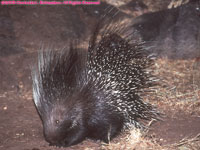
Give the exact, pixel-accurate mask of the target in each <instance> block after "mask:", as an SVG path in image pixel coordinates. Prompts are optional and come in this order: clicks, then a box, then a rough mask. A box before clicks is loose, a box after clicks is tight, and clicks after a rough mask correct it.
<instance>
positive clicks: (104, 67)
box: [32, 23, 158, 146]
mask: <svg viewBox="0 0 200 150" xmlns="http://www.w3.org/2000/svg"><path fill="white" fill-rule="evenodd" d="M100 31H102V29H101V23H99V24H98V25H97V27H96V29H95V31H94V33H93V35H92V36H91V40H90V43H89V47H88V51H87V52H83V51H81V50H78V49H76V48H73V46H70V48H69V50H67V51H66V50H63V51H61V52H56V51H49V52H42V51H41V52H40V53H39V58H38V59H39V60H38V70H37V68H34V69H33V71H32V78H33V96H34V102H35V105H36V108H37V111H38V113H39V115H40V117H41V120H42V122H43V127H44V136H45V139H46V141H48V142H49V143H50V144H51V145H57V146H70V145H74V144H77V143H79V142H81V141H83V140H84V139H85V138H87V137H88V138H92V139H100V140H103V141H104V142H108V141H109V140H110V139H112V138H113V137H115V136H116V135H118V134H119V133H120V132H121V131H122V129H124V128H127V127H129V126H130V125H135V126H136V127H139V126H140V123H139V122H138V119H145V120H149V119H152V118H156V117H157V115H158V113H157V112H156V110H155V109H154V108H153V107H152V106H151V105H150V104H147V103H145V102H143V101H142V98H141V97H140V94H139V93H140V91H141V90H143V89H144V88H146V87H151V86H153V84H154V83H153V80H152V79H151V75H149V73H148V72H147V71H146V69H148V67H149V66H150V65H151V64H152V61H153V59H152V58H151V57H150V56H147V55H146V54H145V51H143V48H142V45H141V44H137V43H135V42H134V41H132V40H131V39H130V37H129V36H122V35H121V33H122V31H123V32H125V30H121V29H120V30H118V29H115V26H111V27H107V28H106V29H105V30H104V32H103V33H102V32H100ZM129 35H132V34H129ZM99 36H100V39H99ZM98 39H99V40H98Z"/></svg>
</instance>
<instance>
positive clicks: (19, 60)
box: [0, 6, 200, 150]
mask: <svg viewBox="0 0 200 150" xmlns="http://www.w3.org/2000/svg"><path fill="white" fill-rule="evenodd" d="M34 9H37V10H35V11H33V10H34ZM51 9H56V10H57V11H58V13H57V14H54V13H52V12H51V11H49V10H48V9H47V8H46V9H38V8H25V7H22V8H20V7H19V8H15V7H12V8H9V9H8V8H5V7H4V8H3V7H2V6H1V9H0V48H1V49H0V150H56V149H65V150H72V149H74V150H98V149H99V150H100V149H101V150H103V149H105V150H110V149H118V150H122V149H123V150H129V149H130V150H133V149H135V150H142V149H169V150H171V149H179V150H189V149H195V150H198V149H200V80H199V78H200V72H199V69H200V62H199V61H198V60H197V59H195V60H168V59H158V60H157V61H156V65H155V67H156V68H155V74H156V75H158V76H159V77H160V78H161V79H162V84H161V85H160V86H159V88H158V89H157V90H156V92H155V93H154V94H152V95H149V96H146V97H145V99H146V100H147V101H149V102H150V103H152V104H154V105H156V106H157V108H158V110H160V111H161V112H162V113H163V117H162V121H158V122H155V121H153V122H151V123H150V124H149V129H148V131H146V132H145V134H143V135H142V136H140V140H139V141H137V140H136V139H135V138H130V137H129V138H128V140H127V136H126V134H123V135H120V136H119V137H117V138H116V139H115V140H114V141H112V142H111V143H110V144H105V143H102V142H100V141H92V140H86V141H84V142H83V143H80V144H78V145H75V146H72V147H70V148H57V147H52V146H49V145H48V143H47V142H46V141H45V140H44V138H43V130H42V123H41V120H40V118H39V116H38V114H37V112H36V109H35V107H34V103H33V98H32V88H31V85H32V81H31V72H30V66H31V65H32V64H33V63H34V62H35V58H36V56H37V49H38V48H39V47H40V46H41V41H42V44H43V45H45V46H46V45H47V46H49V45H50V47H51V46H52V45H53V47H55V48H56V49H58V48H60V47H64V46H65V43H66V39H67V37H72V38H77V37H79V36H80V37H81V38H82V39H85V38H86V39H87V38H88V37H87V36H85V35H88V33H89V32H90V31H89V29H90V28H91V26H92V25H93V24H94V23H95V21H96V20H97V19H98V16H93V13H91V12H93V11H95V10H93V9H89V10H87V9H80V10H79V11H81V13H80V12H79V13H77V14H73V13H72V14H70V15H71V16H73V15H78V14H81V15H82V16H79V17H80V18H81V19H80V20H81V21H79V22H76V20H74V21H75V22H76V24H77V26H73V24H71V23H70V22H69V20H70V19H71V18H70V17H69V18H68V16H65V15H66V14H67V13H71V10H70V9H69V10H65V9H64V8H63V9H60V8H58V7H57V8H51ZM78 9H79V8H78ZM27 10H29V11H27ZM45 11H47V12H49V13H50V17H46V16H45V14H44V15H39V14H40V13H45ZM85 14H87V15H86V16H87V17H83V16H84V15H85ZM59 15H60V17H58V16H59ZM70 15H69V16H70ZM123 15H124V14H123V13H122V16H123ZM19 16H20V17H19ZM64 16H65V18H66V20H68V21H63V20H62V19H60V20H58V19H56V17H58V18H62V17H64ZM124 16H125V17H129V16H128V15H127V16H126V15H124ZM19 18H21V20H18V19H19ZM83 18H84V19H83ZM45 19H46V20H45ZM88 21H89V23H88ZM66 24H68V25H69V26H70V29H66V27H65V25H66ZM69 30H70V31H71V30H72V31H77V32H70V31H69ZM78 30H79V31H78ZM82 31H84V32H82ZM58 33H60V34H58ZM61 33H62V34H61ZM51 41H54V42H53V43H54V44H52V45H51V44H49V43H51ZM55 45H56V46H55ZM128 134H129V133H128Z"/></svg>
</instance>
